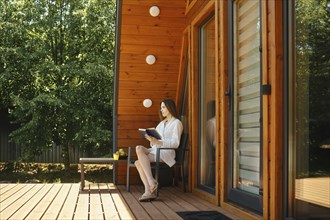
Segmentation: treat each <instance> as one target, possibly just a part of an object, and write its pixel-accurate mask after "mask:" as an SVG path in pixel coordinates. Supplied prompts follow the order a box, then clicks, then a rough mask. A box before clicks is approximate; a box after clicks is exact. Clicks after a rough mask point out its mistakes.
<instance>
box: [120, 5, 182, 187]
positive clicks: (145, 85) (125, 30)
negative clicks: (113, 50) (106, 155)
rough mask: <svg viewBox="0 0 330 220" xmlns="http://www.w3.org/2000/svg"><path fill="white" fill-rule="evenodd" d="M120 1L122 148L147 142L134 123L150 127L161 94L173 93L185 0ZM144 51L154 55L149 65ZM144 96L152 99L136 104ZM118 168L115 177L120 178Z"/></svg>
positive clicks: (176, 82)
mask: <svg viewBox="0 0 330 220" xmlns="http://www.w3.org/2000/svg"><path fill="white" fill-rule="evenodd" d="M121 4H122V5H121V8H122V11H121V27H120V28H121V33H120V55H119V67H118V69H119V75H118V94H117V95H118V104H117V107H118V115H117V118H118V124H117V130H118V132H117V134H118V135H117V143H118V146H117V147H119V148H126V147H128V146H136V145H138V144H142V145H147V144H148V143H147V142H146V141H145V140H144V139H143V138H142V137H141V136H140V134H139V133H138V131H137V129H138V128H140V127H155V126H156V125H157V124H158V123H159V116H158V112H159V104H160V102H161V100H163V99H165V98H171V99H173V100H175V98H176V95H177V86H178V74H179V66H180V55H181V47H182V45H181V44H182V36H183V30H184V28H185V6H186V4H185V0H147V1H146V0H122V3H121ZM152 6H158V7H159V9H160V14H159V16H157V17H152V16H151V15H150V14H149V9H150V7H152ZM150 54H152V55H154V56H155V57H156V63H155V64H153V65H148V64H147V63H146V57H147V56H148V55H150ZM146 98H150V99H151V100H152V101H153V105H152V106H151V107H150V108H145V107H144V106H143V104H142V103H143V100H144V99H146ZM120 170H122V168H120V169H119V171H120ZM122 171H123V172H119V173H118V174H119V176H118V182H119V183H124V182H122V180H126V179H125V178H122V177H121V176H122V175H125V172H126V171H125V170H124V169H123V170H122Z"/></svg>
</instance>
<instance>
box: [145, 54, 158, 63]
mask: <svg viewBox="0 0 330 220" xmlns="http://www.w3.org/2000/svg"><path fill="white" fill-rule="evenodd" d="M146 62H147V64H149V65H152V64H154V63H155V62H156V57H155V56H154V55H148V56H147V58H146Z"/></svg>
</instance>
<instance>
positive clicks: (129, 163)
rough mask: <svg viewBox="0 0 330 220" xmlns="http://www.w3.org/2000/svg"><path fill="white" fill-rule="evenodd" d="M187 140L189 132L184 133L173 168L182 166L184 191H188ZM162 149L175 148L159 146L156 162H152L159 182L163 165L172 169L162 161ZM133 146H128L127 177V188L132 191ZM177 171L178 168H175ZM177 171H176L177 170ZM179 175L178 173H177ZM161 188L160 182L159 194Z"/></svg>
mask: <svg viewBox="0 0 330 220" xmlns="http://www.w3.org/2000/svg"><path fill="white" fill-rule="evenodd" d="M187 141H188V134H186V133H182V135H181V139H180V145H179V147H178V148H177V149H175V154H176V157H175V160H176V163H175V165H174V166H173V168H174V169H175V168H177V167H179V168H180V172H181V178H182V185H183V191H184V192H186V179H185V173H184V161H185V153H186V151H187ZM162 150H173V149H172V148H157V152H156V162H153V163H151V169H154V170H155V179H156V181H157V182H159V170H160V168H161V167H167V168H168V169H171V168H172V167H169V166H168V165H167V164H166V163H164V162H160V151H162ZM131 151H132V148H131V147H129V148H128V157H127V179H126V190H127V191H128V192H129V191H130V168H132V167H135V164H134V162H135V160H132V158H131V156H132V152H131ZM175 171H176V170H175ZM175 173H176V172H175ZM176 176H177V175H176ZM159 188H160V184H158V188H157V190H156V191H157V192H156V194H157V196H158V194H159Z"/></svg>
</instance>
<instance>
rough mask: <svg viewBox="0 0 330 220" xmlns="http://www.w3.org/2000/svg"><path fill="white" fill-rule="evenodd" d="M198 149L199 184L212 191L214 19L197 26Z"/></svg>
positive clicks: (214, 137)
mask: <svg viewBox="0 0 330 220" xmlns="http://www.w3.org/2000/svg"><path fill="white" fill-rule="evenodd" d="M199 37H200V41H199V46H200V47H199V48H200V54H199V59H200V60H199V64H200V69H199V83H200V86H199V124H200V126H199V148H198V155H199V159H198V187H199V188H201V189H203V190H205V191H207V192H210V193H215V147H216V146H215V143H216V136H215V134H216V132H215V129H216V128H215V126H216V123H215V19H214V16H212V17H211V18H209V19H207V20H206V21H205V22H204V23H203V24H202V25H201V26H200V29H199Z"/></svg>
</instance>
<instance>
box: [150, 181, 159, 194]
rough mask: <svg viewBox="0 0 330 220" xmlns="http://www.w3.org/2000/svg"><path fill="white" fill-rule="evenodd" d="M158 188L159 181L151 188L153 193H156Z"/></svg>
mask: <svg viewBox="0 0 330 220" xmlns="http://www.w3.org/2000/svg"><path fill="white" fill-rule="evenodd" d="M157 188H158V182H155V185H154V186H153V187H152V188H151V189H150V192H151V194H152V193H154V192H155V191H156V190H157Z"/></svg>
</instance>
